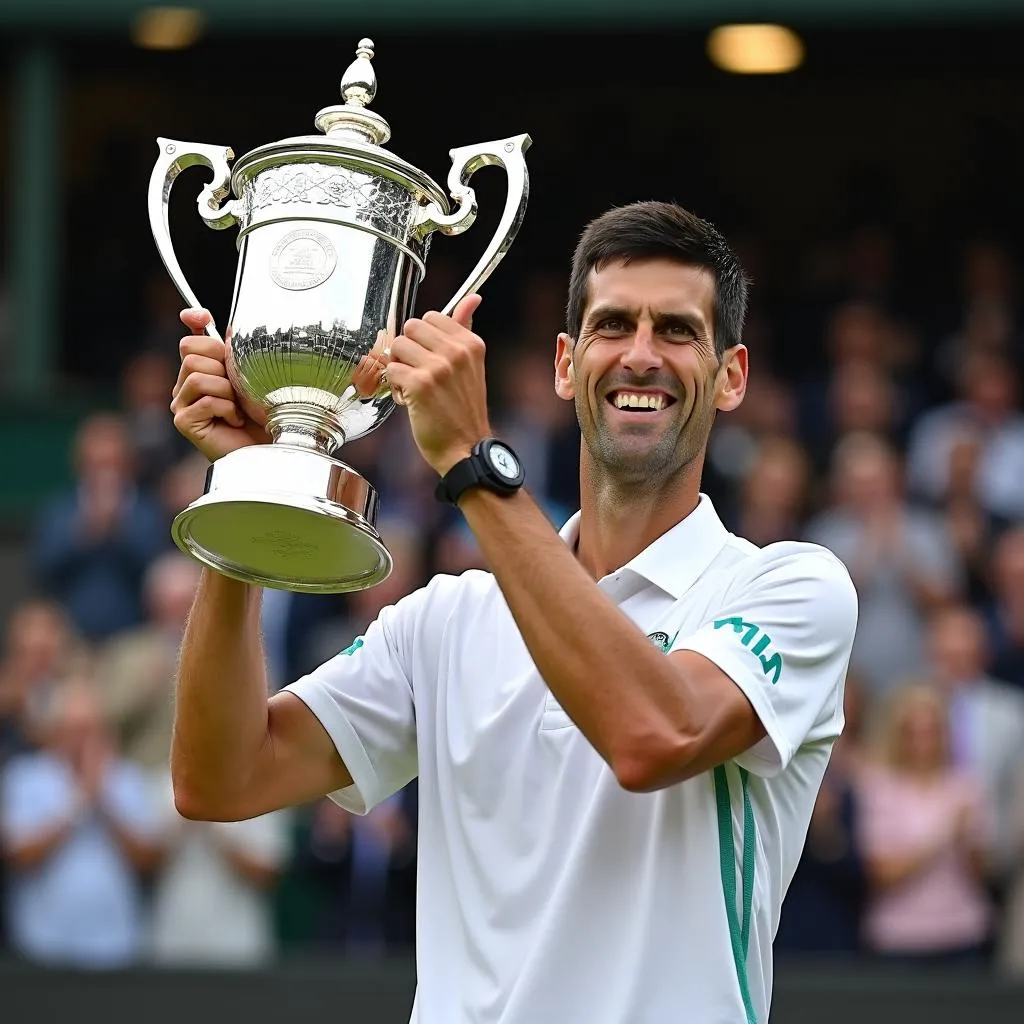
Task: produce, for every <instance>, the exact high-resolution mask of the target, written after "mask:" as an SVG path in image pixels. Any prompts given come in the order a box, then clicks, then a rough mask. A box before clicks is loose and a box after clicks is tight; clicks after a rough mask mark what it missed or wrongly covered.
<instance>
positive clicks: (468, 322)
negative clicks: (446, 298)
mask: <svg viewBox="0 0 1024 1024" xmlns="http://www.w3.org/2000/svg"><path fill="white" fill-rule="evenodd" d="M482 301H483V300H482V299H481V298H480V296H479V295H467V296H466V297H465V298H464V299H462V300H461V301H460V302H459V304H458V305H457V306H456V307H455V309H454V310H453V311H452V315H451V316H444V315H443V314H442V313H438V312H437V311H436V310H430V312H428V313H424V314H423V322H424V323H427V324H430V326H431V327H436V328H437V329H438V330H439V331H441V333H442V334H459V333H460V332H462V331H464V330H466V331H471V330H472V329H473V314H474V313H475V312H476V311H477V309H478V308H479V307H480V303H481V302H482Z"/></svg>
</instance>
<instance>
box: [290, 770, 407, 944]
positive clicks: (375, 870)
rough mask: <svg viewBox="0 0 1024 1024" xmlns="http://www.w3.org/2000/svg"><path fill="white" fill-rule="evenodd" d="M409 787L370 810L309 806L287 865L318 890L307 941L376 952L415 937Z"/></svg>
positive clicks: (328, 802)
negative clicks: (359, 812)
mask: <svg viewBox="0 0 1024 1024" xmlns="http://www.w3.org/2000/svg"><path fill="white" fill-rule="evenodd" d="M411 789H412V787H407V788H406V789H405V790H402V791H400V792H398V793H395V794H394V795H393V796H391V797H390V798H389V799H388V800H386V801H384V803H382V804H380V805H379V806H377V807H375V808H374V809H373V810H372V811H371V812H370V813H369V814H367V815H356V814H350V813H349V812H348V811H346V810H344V809H343V808H341V807H339V806H338V805H337V804H335V803H333V802H332V801H331V800H329V799H326V798H325V799H323V800H320V801H317V802H316V803H315V804H314V805H312V807H311V808H310V811H311V818H310V821H309V824H308V827H307V828H306V829H305V830H303V832H302V833H300V835H299V837H298V838H299V845H298V848H297V850H296V853H295V859H294V862H293V865H292V870H293V872H294V873H295V874H296V875H299V876H301V879H302V883H303V885H304V886H305V887H307V888H309V889H311V890H312V891H313V892H314V893H315V897H314V899H313V900H312V902H313V903H314V905H315V910H314V912H313V913H312V914H311V920H310V921H309V922H307V925H306V928H307V934H306V937H305V945H306V946H307V947H308V946H310V945H313V946H328V947H336V948H341V949H344V950H346V951H348V952H351V953H361V954H381V953H387V952H394V951H396V950H398V949H402V948H405V947H408V946H410V945H411V944H412V941H413V934H414V931H413V927H412V921H413V914H414V890H413V887H412V885H410V884H408V882H409V880H410V879H412V878H414V875H415V847H416V841H415V827H414V824H413V822H412V819H411V817H410V814H409V808H408V800H409V795H410V790H411Z"/></svg>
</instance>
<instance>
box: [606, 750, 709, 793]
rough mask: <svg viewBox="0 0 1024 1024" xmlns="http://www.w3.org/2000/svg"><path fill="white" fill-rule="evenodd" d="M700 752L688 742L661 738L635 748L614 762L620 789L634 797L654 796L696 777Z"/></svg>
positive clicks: (613, 767)
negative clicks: (638, 794)
mask: <svg viewBox="0 0 1024 1024" xmlns="http://www.w3.org/2000/svg"><path fill="white" fill-rule="evenodd" d="M696 754H697V751H696V748H695V745H694V743H693V742H692V741H690V740H688V739H685V738H676V737H673V738H660V739H656V740H650V741H647V742H644V743H642V744H635V745H633V746H632V747H631V748H630V749H628V750H627V751H625V752H623V753H622V754H621V755H620V756H619V757H617V758H615V759H614V760H613V761H612V770H613V771H614V772H615V778H616V779H617V780H618V783H619V785H620V786H621V787H622V788H623V789H625V790H627V791H628V792H630V793H654V792H656V791H657V790H659V789H665V788H666V787H668V786H673V785H675V784H676V783H678V782H682V781H683V780H684V779H688V778H689V777H690V776H691V775H694V774H696V772H695V771H692V770H691V766H692V765H693V763H694V760H695V758H696Z"/></svg>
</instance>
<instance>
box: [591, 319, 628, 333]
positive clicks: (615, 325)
mask: <svg viewBox="0 0 1024 1024" xmlns="http://www.w3.org/2000/svg"><path fill="white" fill-rule="evenodd" d="M597 329H598V330H599V331H605V332H606V333H608V334H617V333H619V332H620V331H624V330H625V329H626V325H625V324H624V323H623V322H622V321H621V320H617V319H616V318H615V317H609V318H608V319H607V320H602V321H601V322H600V323H599V324H598V325H597Z"/></svg>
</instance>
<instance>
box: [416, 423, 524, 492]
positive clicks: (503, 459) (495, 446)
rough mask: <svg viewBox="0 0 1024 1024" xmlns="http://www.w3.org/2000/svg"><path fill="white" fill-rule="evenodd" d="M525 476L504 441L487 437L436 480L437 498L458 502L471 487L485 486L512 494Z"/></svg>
mask: <svg viewBox="0 0 1024 1024" xmlns="http://www.w3.org/2000/svg"><path fill="white" fill-rule="evenodd" d="M525 480H526V475H525V474H524V473H523V466H522V463H521V462H520V461H519V457H518V456H517V455H516V453H515V452H514V451H512V449H511V448H510V447H509V446H508V445H507V444H505V443H504V442H503V441H499V440H498V439H497V438H496V437H487V438H484V440H483V441H479V442H478V443H477V444H475V445H474V446H473V450H472V451H471V452H470V454H469V458H467V459H463V460H462V461H461V462H456V463H455V465H454V466H452V468H451V469H449V470H448V472H447V473H445V475H444V476H443V477H441V479H440V480H439V481H438V482H437V490H436V491H435V492H434V494H435V496H436V498H437V500H438V501H443V502H446V503H447V504H449V505H458V503H459V498H460V497H461V496H462V495H463V494H464V493H465V492H466V491H468V490H469V488H470V487H486V488H488V489H489V490H492V491H494V492H495V493H496V494H501V495H504V496H506V497H507V496H508V495H510V494H515V493H516V491H518V490H519V488H520V487H522V486H523V483H524V482H525Z"/></svg>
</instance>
